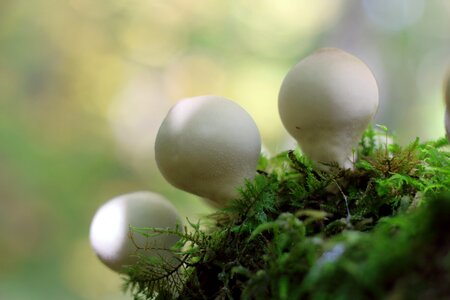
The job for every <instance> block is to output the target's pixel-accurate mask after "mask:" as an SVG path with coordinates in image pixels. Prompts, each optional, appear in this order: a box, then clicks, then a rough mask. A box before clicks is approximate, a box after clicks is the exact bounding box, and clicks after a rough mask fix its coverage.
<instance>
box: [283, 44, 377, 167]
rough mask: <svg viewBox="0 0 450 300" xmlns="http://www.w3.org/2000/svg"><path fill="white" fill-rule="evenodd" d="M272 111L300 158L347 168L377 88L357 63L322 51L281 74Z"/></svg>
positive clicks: (347, 56) (374, 103) (369, 117)
mask: <svg viewBox="0 0 450 300" xmlns="http://www.w3.org/2000/svg"><path fill="white" fill-rule="evenodd" d="M278 109H279V114H280V117H281V121H282V123H283V125H284V127H285V128H286V130H287V131H288V132H289V133H290V134H291V135H292V136H293V137H294V138H295V139H296V140H297V142H298V143H299V145H300V148H301V149H302V151H303V153H304V154H305V155H306V156H308V157H309V158H310V159H312V160H313V161H315V162H316V164H317V163H333V162H335V163H338V164H339V166H340V167H342V168H345V169H348V168H352V167H353V163H352V160H353V159H352V158H353V157H352V150H353V148H355V147H356V146H357V144H358V141H359V140H360V138H361V136H362V133H363V132H364V130H365V129H366V128H367V126H368V125H369V122H370V121H371V120H372V118H373V116H374V115H375V113H376V111H377V109H378V87H377V83H376V81H375V78H374V76H373V74H372V72H371V71H370V70H369V68H368V67H367V66H366V65H365V64H364V63H363V62H362V61H361V60H359V59H358V58H356V57H355V56H353V55H351V54H349V53H347V52H345V51H343V50H340V49H336V48H323V49H319V50H317V51H316V52H314V53H313V54H311V55H310V56H308V57H306V58H304V59H303V60H301V61H300V62H299V63H298V64H297V65H295V66H294V67H293V68H292V69H291V70H290V71H289V73H288V74H287V75H286V77H285V78H284V80H283V83H282V85H281V89H280V92H279V98H278ZM318 167H319V168H323V169H327V167H326V166H324V165H323V164H322V165H321V164H318Z"/></svg>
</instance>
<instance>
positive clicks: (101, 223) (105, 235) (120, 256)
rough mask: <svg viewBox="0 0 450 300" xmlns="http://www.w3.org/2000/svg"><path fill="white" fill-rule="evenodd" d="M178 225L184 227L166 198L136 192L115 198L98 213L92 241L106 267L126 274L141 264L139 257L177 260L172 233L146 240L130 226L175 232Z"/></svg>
mask: <svg viewBox="0 0 450 300" xmlns="http://www.w3.org/2000/svg"><path fill="white" fill-rule="evenodd" d="M177 225H178V226H181V220H180V217H179V215H178V213H177V211H176V209H175V207H174V206H173V205H172V204H171V203H170V202H169V201H168V200H167V199H165V198H164V197H163V196H161V195H158V194H155V193H151V192H135V193H131V194H125V195H121V196H118V197H116V198H113V199H111V200H109V201H108V202H106V203H105V204H103V205H102V206H101V207H100V208H99V209H98V210H97V212H96V213H95V216H94V218H93V220H92V223H91V228H90V242H91V246H92V248H93V249H94V251H95V253H96V254H97V256H98V258H99V259H100V260H101V261H102V262H103V263H104V264H105V265H106V266H108V267H109V268H110V269H112V270H114V271H116V272H120V273H123V272H126V266H130V265H133V264H135V263H136V262H137V261H138V259H139V255H148V256H153V257H162V258H163V259H167V260H171V259H174V258H173V254H172V252H170V251H169V250H168V249H170V248H171V247H172V246H173V245H175V243H176V242H177V241H178V239H179V237H178V236H176V235H172V234H161V235H157V236H152V237H146V236H144V235H142V234H140V233H138V232H134V231H133V230H132V229H131V227H136V228H148V227H157V228H171V229H173V230H175V229H176V227H177ZM148 233H149V234H151V233H152V232H151V231H149V232H148ZM166 249H167V250H166Z"/></svg>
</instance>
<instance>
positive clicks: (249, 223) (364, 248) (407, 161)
mask: <svg viewBox="0 0 450 300" xmlns="http://www.w3.org/2000/svg"><path fill="white" fill-rule="evenodd" d="M390 140H391V137H390V136H389V135H388V132H387V129H385V130H382V132H381V133H380V132H379V131H377V130H375V129H373V128H369V129H368V130H366V131H365V133H364V135H363V137H362V139H361V141H360V143H359V145H358V148H357V149H355V150H354V157H355V160H354V170H343V169H341V168H340V167H339V166H338V165H335V164H328V165H327V168H326V170H327V171H326V172H325V171H323V170H322V169H321V168H317V167H315V164H314V163H313V162H311V161H309V160H308V159H307V158H306V157H305V156H303V155H302V154H301V153H300V151H299V150H298V149H296V150H293V151H288V152H283V153H280V154H278V155H276V156H274V157H272V158H267V157H261V158H260V161H259V166H258V173H259V174H258V175H257V176H256V177H255V178H254V180H253V181H251V182H247V183H246V185H245V187H244V188H242V189H241V191H240V196H239V197H238V198H237V199H235V200H234V201H231V202H230V203H229V204H228V205H227V206H226V207H225V208H223V209H221V210H219V211H217V212H216V213H215V214H213V215H211V216H210V217H209V218H208V219H207V220H205V224H202V225H201V224H199V223H198V224H192V223H189V224H188V226H189V228H183V229H181V228H180V229H177V230H167V229H157V228H145V229H144V230H145V232H147V233H146V234H148V232H149V231H153V232H154V233H155V234H176V235H178V236H179V238H180V240H179V241H178V243H177V244H176V245H175V246H174V247H173V248H172V249H171V251H173V252H174V253H175V254H176V255H175V257H176V258H177V259H176V260H175V261H174V260H170V261H167V260H164V259H163V258H160V259H156V260H155V258H153V259H149V258H147V257H141V259H140V260H139V263H138V264H136V265H134V266H132V267H130V268H129V270H128V275H127V276H126V278H125V288H126V289H127V290H129V291H131V293H132V294H133V295H134V298H135V299H412V298H413V299H425V298H426V299H443V298H448V297H449V296H450V284H449V283H450V279H449V278H450V256H449V255H448V253H449V251H450V231H449V230H448V229H447V228H450V227H449V226H450V195H448V194H446V192H447V191H448V190H449V188H450V159H449V158H450V152H448V151H447V150H446V149H445V148H446V147H447V146H448V142H447V140H446V139H444V138H443V139H440V140H438V141H433V142H426V143H421V142H420V141H419V140H415V141H414V142H413V143H411V144H410V145H408V146H406V147H401V146H399V145H398V144H396V143H393V142H392V143H391V142H390ZM138 231H139V230H138Z"/></svg>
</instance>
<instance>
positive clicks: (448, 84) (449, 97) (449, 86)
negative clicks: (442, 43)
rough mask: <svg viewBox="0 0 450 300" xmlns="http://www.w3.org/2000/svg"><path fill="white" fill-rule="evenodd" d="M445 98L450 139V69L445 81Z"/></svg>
mask: <svg viewBox="0 0 450 300" xmlns="http://www.w3.org/2000/svg"><path fill="white" fill-rule="evenodd" d="M444 98H445V133H446V135H447V139H448V140H449V141H450V71H448V72H447V77H446V80H445V81H444Z"/></svg>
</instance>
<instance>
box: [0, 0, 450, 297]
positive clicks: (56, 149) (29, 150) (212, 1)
mask: <svg viewBox="0 0 450 300" xmlns="http://www.w3.org/2000/svg"><path fill="white" fill-rule="evenodd" d="M449 29H450V1H447V0H383V1H370V0H367V1H350V0H347V1H346V0H315V1H307V0H297V1H294V0H277V1H274V0H271V1H269V0H228V1H227V0H144V1H142V0H141V1H137V0H128V1H124V0H66V1H59V0H31V1H23V0H16V1H13V0H0V299H2V300H3V299H5V300H17V299H20V300H22V299H33V300H34V299H130V297H129V295H124V294H123V293H122V292H121V284H122V280H121V278H120V276H119V275H117V274H114V273H113V272H112V271H109V270H108V269H107V268H106V267H104V266H103V265H102V264H101V263H100V262H99V261H98V260H97V259H96V257H95V255H94V254H93V252H92V251H91V249H90V246H89V241H88V233H89V225H90V221H91V218H92V216H93V214H94V213H95V210H96V209H97V208H98V206H99V205H101V204H102V203H103V202H104V201H106V200H107V199H109V198H112V197H114V196H116V195H118V194H122V193H126V192H131V191H135V190H146V189H148V190H152V191H156V192H159V193H161V194H163V195H165V196H166V197H168V198H169V199H170V200H172V201H173V203H174V204H175V206H177V208H178V209H179V211H180V213H181V214H182V215H183V217H186V216H187V217H189V218H190V219H192V220H195V219H196V218H198V217H200V216H203V215H205V214H207V213H208V212H211V209H210V208H209V207H207V206H206V205H204V204H203V203H202V201H201V200H200V199H198V198H197V197H194V196H190V195H187V194H186V193H183V192H180V191H178V190H176V189H175V188H172V187H171V186H169V185H168V184H167V183H166V182H165V181H164V180H163V179H162V177H161V175H160V174H159V173H158V170H157V168H156V166H155V162H154V155H153V142H154V139H155V135H156V132H157V130H158V127H159V124H160V122H161V121H162V119H163V117H164V115H165V114H166V113H167V111H168V109H169V108H170V106H171V105H173V104H174V103H176V101H177V100H179V99H180V98H184V97H189V96H195V95H203V94H216V95H222V96H226V97H229V98H231V99H233V100H235V101H236V102H238V103H239V104H240V105H242V106H243V107H244V108H245V109H246V110H247V111H248V112H249V113H250V114H251V115H252V116H253V117H254V119H255V121H256V123H257V124H258V126H259V128H260V131H261V135H262V138H263V141H264V144H265V147H266V148H267V150H268V151H269V152H271V153H277V152H279V151H281V150H285V149H287V148H290V147H293V145H294V143H293V142H292V140H291V139H290V138H289V137H288V136H287V134H286V132H285V130H284V129H283V127H282V125H281V122H280V120H279V118H278V113H277V93H278V89H279V86H280V84H281V81H282V79H283V77H284V75H285V74H286V73H287V71H288V70H289V68H290V67H291V66H292V65H293V64H295V63H296V62H297V61H298V60H299V59H301V58H302V57H304V56H305V55H307V54H309V53H311V52H312V51H314V49H316V48H319V47H324V46H333V47H339V48H342V49H345V50H347V51H349V52H351V53H353V54H355V55H357V56H359V57H360V58H361V59H362V60H364V61H365V62H366V63H367V64H368V65H369V66H370V68H371V69H372V70H373V72H374V73H375V76H376V78H377V80H378V83H379V87H380V97H381V98H380V109H379V112H378V115H377V117H376V122H377V123H382V124H385V125H387V126H388V127H389V128H391V129H392V130H393V131H394V132H395V133H396V134H397V136H398V138H399V141H400V142H401V143H407V142H409V141H411V140H412V139H413V138H415V137H416V136H419V137H421V138H422V139H425V140H427V139H434V138H437V137H441V136H443V134H444V129H443V111H444V105H443V101H442V79H443V77H444V74H445V72H446V70H447V68H448V67H449V66H450V30H449Z"/></svg>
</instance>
